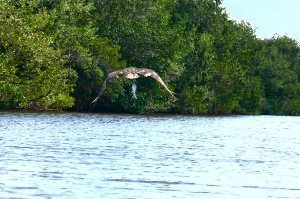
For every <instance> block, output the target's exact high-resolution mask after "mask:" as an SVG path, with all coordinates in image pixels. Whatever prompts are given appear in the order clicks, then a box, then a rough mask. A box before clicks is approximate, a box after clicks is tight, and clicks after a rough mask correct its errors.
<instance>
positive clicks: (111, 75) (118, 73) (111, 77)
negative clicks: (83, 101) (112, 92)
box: [92, 69, 125, 106]
mask: <svg viewBox="0 0 300 199" xmlns="http://www.w3.org/2000/svg"><path fill="white" fill-rule="evenodd" d="M121 75H125V73H124V69H123V70H117V71H114V72H111V73H109V74H108V75H107V77H106V79H105V80H104V82H103V83H102V86H101V89H100V91H99V93H98V95H97V97H96V98H95V99H94V100H93V101H92V104H94V106H95V104H96V102H97V101H98V100H99V98H100V97H101V95H102V94H103V92H104V91H105V89H106V87H107V85H108V84H109V83H110V82H111V81H113V80H114V79H115V78H118V77H119V76H121Z"/></svg>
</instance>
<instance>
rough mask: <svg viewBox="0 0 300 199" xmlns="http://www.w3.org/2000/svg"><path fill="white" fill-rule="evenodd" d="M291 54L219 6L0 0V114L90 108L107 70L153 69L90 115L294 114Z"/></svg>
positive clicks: (294, 48) (284, 40) (296, 99)
mask: <svg viewBox="0 0 300 199" xmlns="http://www.w3.org/2000/svg"><path fill="white" fill-rule="evenodd" d="M299 57H300V46H299V43H298V41H296V40H294V39H292V38H289V37H287V36H281V37H280V36H276V35H275V36H274V37H272V38H270V39H264V40H263V39H259V38H257V36H256V34H255V31H254V29H253V28H252V27H251V26H250V25H249V24H248V23H246V22H241V23H238V22H236V21H233V20H230V19H229V17H228V15H227V13H226V11H225V10H224V9H223V8H222V7H221V1H219V0H195V1H190V0H153V1H145V0H122V1H120V0H77V1H72V0H8V1H3V0H0V109H12V108H31V109H74V110H89V109H90V103H91V101H92V100H93V98H95V96H96V93H97V92H98V91H99V89H100V85H101V84H102V82H103V81H104V79H105V77H106V75H107V74H108V73H109V72H112V71H114V70H118V69H121V68H125V67H143V68H149V69H153V70H155V71H156V72H157V73H158V74H159V75H160V76H161V77H162V78H163V79H164V81H165V82H166V83H167V84H168V86H169V87H170V88H171V89H172V90H173V91H174V92H175V93H176V96H177V98H178V100H176V101H174V99H172V98H171V97H170V96H169V95H168V93H166V92H165V91H164V90H163V88H161V87H160V85H159V84H157V83H156V82H155V81H154V80H152V79H151V78H140V79H139V82H138V85H139V87H138V92H137V96H138V99H137V100H135V99H133V98H132V95H131V94H130V92H131V87H130V82H129V81H128V80H126V79H125V78H123V79H122V78H121V79H119V80H118V81H115V82H113V83H112V84H111V85H110V86H109V88H108V89H107V90H106V92H105V94H104V96H103V97H102V98H101V99H100V103H98V104H97V106H96V107H95V110H96V111H118V112H135V113H144V112H169V113H170V112H174V113H188V114H228V113H238V114H285V115H300V59H299Z"/></svg>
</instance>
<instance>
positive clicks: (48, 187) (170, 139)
mask: <svg viewBox="0 0 300 199" xmlns="http://www.w3.org/2000/svg"><path fill="white" fill-rule="evenodd" d="M0 198H1V199H3V198H34V199H35V198H163V199H165V198H179V199H182V198H214V199H215V198H256V199H257V198H300V117H278V116H277V117H275V116H224V117H192V116H161V115H158V116H134V115H113V114H78V113H61V114H59V113H55V114H54V113H12V112H0Z"/></svg>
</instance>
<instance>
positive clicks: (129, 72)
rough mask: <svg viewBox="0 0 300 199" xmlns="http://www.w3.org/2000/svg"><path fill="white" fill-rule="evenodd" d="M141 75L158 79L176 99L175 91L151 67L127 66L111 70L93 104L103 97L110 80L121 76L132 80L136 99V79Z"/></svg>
mask: <svg viewBox="0 0 300 199" xmlns="http://www.w3.org/2000/svg"><path fill="white" fill-rule="evenodd" d="M140 75H142V76H144V77H152V78H154V79H155V80H156V81H158V82H159V83H160V84H161V85H162V86H163V87H164V88H165V89H166V90H167V91H168V92H169V93H170V94H171V95H172V96H173V97H174V98H175V99H176V97H175V96H174V92H172V91H171V90H170V89H169V88H168V87H167V86H166V84H165V83H164V81H163V80H162V79H161V78H160V77H159V75H158V74H157V73H156V72H155V71H154V70H151V69H147V68H135V67H130V68H125V69H122V70H117V71H114V72H111V73H109V74H108V75H107V77H106V79H105V81H104V82H103V84H102V86H101V89H100V91H99V93H98V96H97V97H96V98H95V99H94V100H93V101H92V104H93V103H94V105H95V104H96V102H97V101H98V100H99V98H100V97H101V95H102V94H103V92H104V90H105V89H106V87H107V86H108V84H109V83H110V82H112V81H113V80H114V79H116V78H118V77H120V76H125V77H126V78H128V79H130V80H132V94H133V97H134V98H135V99H137V97H136V93H135V92H136V88H137V86H136V82H135V80H136V79H137V78H139V77H140Z"/></svg>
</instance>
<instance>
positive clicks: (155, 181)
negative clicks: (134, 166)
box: [105, 178, 195, 185]
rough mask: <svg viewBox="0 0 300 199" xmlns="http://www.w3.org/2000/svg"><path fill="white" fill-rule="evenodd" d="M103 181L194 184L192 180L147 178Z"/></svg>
mask: <svg viewBox="0 0 300 199" xmlns="http://www.w3.org/2000/svg"><path fill="white" fill-rule="evenodd" d="M105 181H112V182H134V183H147V184H167V185H195V183H192V182H182V181H165V180H148V179H124V178H122V179H105Z"/></svg>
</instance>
